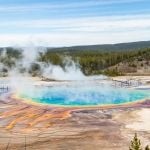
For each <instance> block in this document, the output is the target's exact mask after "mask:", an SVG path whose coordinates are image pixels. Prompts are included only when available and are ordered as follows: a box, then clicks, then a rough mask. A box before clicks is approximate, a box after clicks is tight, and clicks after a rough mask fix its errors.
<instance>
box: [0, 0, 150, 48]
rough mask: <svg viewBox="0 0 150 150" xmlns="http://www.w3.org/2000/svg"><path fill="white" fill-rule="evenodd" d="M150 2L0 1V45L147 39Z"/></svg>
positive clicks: (99, 0) (78, 43)
mask: <svg viewBox="0 0 150 150" xmlns="http://www.w3.org/2000/svg"><path fill="white" fill-rule="evenodd" d="M149 6H150V0H5V1H4V0H0V46H9V45H26V44H29V43H32V44H34V45H44V46H70V45H85V44H88V45H91V44H104V43H118V42H131V41H139V40H150V8H149Z"/></svg>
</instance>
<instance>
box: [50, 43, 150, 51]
mask: <svg viewBox="0 0 150 150" xmlns="http://www.w3.org/2000/svg"><path fill="white" fill-rule="evenodd" d="M142 48H150V41H139V42H129V43H118V44H102V45H81V46H71V47H60V48H48V49H49V50H52V51H53V50H58V51H72V50H96V51H97V50H100V51H122V50H124V51H125V50H133V49H142Z"/></svg>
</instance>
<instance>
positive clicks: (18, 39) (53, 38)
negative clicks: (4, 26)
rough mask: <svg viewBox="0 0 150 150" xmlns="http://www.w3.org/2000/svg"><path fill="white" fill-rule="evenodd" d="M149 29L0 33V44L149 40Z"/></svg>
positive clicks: (57, 43) (69, 44) (100, 42)
mask: <svg viewBox="0 0 150 150" xmlns="http://www.w3.org/2000/svg"><path fill="white" fill-rule="evenodd" d="M149 39H150V31H127V32H118V33H101V34H93V33H87V34H78V33H74V34H69V33H63V34H56V33H55V34H34V35H29V34H7V35H6V34H4V35H0V46H26V45H29V44H31V43H32V44H33V45H35V46H71V45H92V44H104V43H105V44H106V43H120V42H131V41H140V40H149Z"/></svg>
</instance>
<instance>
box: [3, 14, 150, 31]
mask: <svg viewBox="0 0 150 150" xmlns="http://www.w3.org/2000/svg"><path fill="white" fill-rule="evenodd" d="M10 27H11V29H12V28H13V29H15V30H17V29H18V31H19V29H21V31H22V32H23V30H24V29H30V30H29V31H30V32H32V30H34V31H37V33H38V30H39V29H41V30H42V29H43V30H45V31H46V32H49V33H51V32H121V31H122V32H126V31H127V30H141V29H142V30H145V29H147V30H148V28H150V15H147V16H145V15H144V16H143V15H137V16H112V17H107V16H105V17H87V18H86V17H85V18H76V19H65V20H64V19H50V20H49V19H45V20H44V19H40V20H26V21H5V22H1V24H0V30H3V29H5V28H7V29H9V28H10ZM8 31H9V30H8Z"/></svg>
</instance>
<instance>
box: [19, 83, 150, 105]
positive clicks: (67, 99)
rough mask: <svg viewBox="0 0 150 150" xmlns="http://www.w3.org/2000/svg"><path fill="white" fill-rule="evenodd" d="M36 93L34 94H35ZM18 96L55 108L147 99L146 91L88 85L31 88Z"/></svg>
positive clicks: (123, 102) (112, 103)
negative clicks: (55, 106)
mask: <svg viewBox="0 0 150 150" xmlns="http://www.w3.org/2000/svg"><path fill="white" fill-rule="evenodd" d="M35 93H36V94H35ZM18 96H19V97H20V98H22V99H24V100H25V101H26V100H30V101H33V102H36V103H41V104H48V105H57V106H60V107H61V106H68V107H73V106H78V107H83V106H98V105H99V106H101V105H106V106H107V105H117V104H125V103H130V102H138V101H139V100H143V99H145V98H149V97H150V94H149V92H148V91H143V90H142V91H140V90H135V89H126V88H112V87H108V86H107V87H105V86H102V85H93V84H92V85H91V84H88V83H85V85H84V84H76V85H66V86H65V85H57V86H51V87H43V86H42V87H33V88H32V89H31V90H30V91H25V92H22V93H20V94H18Z"/></svg>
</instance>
